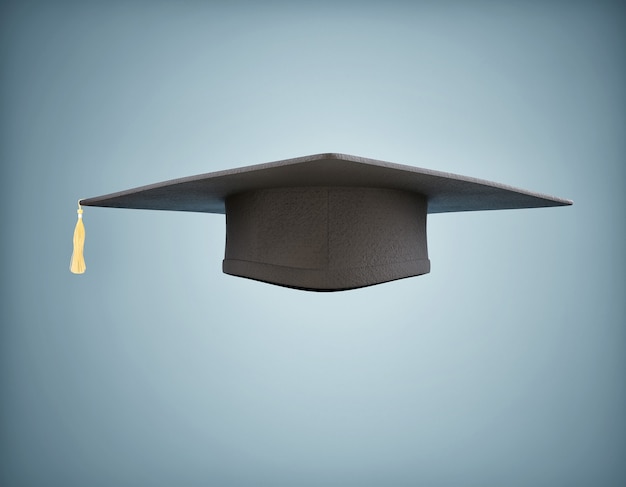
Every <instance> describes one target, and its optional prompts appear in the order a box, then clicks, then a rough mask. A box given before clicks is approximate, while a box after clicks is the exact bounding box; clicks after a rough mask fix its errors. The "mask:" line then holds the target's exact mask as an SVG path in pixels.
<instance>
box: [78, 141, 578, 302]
mask: <svg viewBox="0 0 626 487" xmlns="http://www.w3.org/2000/svg"><path fill="white" fill-rule="evenodd" d="M571 204H572V202H571V201H570V200H566V199H561V198H556V197H552V196H547V195H544V194H539V193H534V192H531V191H526V190H523V189H518V188H513V187H511V186H506V185H503V184H498V183H494V182H490V181H484V180H480V179H475V178H470V177H465V176H459V175H456V174H450V173H445V172H439V171H432V170H428V169H421V168H418V167H412V166H405V165H400V164H393V163H390V162H383V161H378V160H374V159H366V158H363V157H356V156H350V155H345V154H334V153H331V154H317V155H311V156H305V157H299V158H296V159H287V160H283V161H277V162H271V163H267V164H258V165H254V166H247V167H240V168H236V169H229V170H226V171H219V172H213V173H208V174H200V175H198V176H191V177H186V178H181V179H174V180H170V181H165V182H161V183H156V184H151V185H148V186H142V187H139V188H134V189H129V190H126V191H120V192H118V193H112V194H107V195H103V196H97V197H94V198H87V199H84V200H81V201H79V209H78V212H79V215H78V216H79V219H78V223H77V226H76V232H75V236H74V246H75V251H74V255H73V257H72V265H71V267H72V272H75V273H82V272H84V270H85V267H84V261H83V260H82V246H83V243H84V227H83V226H82V208H81V205H84V206H103V207H111V208H134V209H147V210H174V211H192V212H203V213H220V214H225V215H226V251H225V258H224V261H223V271H224V272H225V273H226V274H231V275H233V276H239V277H246V278H250V279H255V280H258V281H263V282H267V283H271V284H277V285H281V286H286V287H292V288H299V289H305V290H311V291H340V290H346V289H353V288H359V287H364V286H371V285H374V284H380V283H383V282H387V281H393V280H396V279H402V278H406V277H412V276H418V275H421V274H426V273H428V272H430V261H429V259H428V248H427V243H426V215H427V214H428V213H446V212H456V211H477V210H503V209H514V208H539V207H549V206H564V205H571Z"/></svg>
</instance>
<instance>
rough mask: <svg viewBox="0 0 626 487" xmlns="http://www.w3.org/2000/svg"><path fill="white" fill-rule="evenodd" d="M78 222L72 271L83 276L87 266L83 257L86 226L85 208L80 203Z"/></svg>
mask: <svg viewBox="0 0 626 487" xmlns="http://www.w3.org/2000/svg"><path fill="white" fill-rule="evenodd" d="M76 213H78V221H77V222H76V227H75V228H74V252H73V253H72V260H71V262H70V271H72V273H73V274H82V273H84V272H85V269H86V268H87V266H86V265H85V257H84V256H83V248H84V246H85V225H83V207H82V206H80V201H79V202H78V211H77V212H76Z"/></svg>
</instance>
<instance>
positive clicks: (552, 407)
mask: <svg viewBox="0 0 626 487" xmlns="http://www.w3.org/2000/svg"><path fill="white" fill-rule="evenodd" d="M220 4H221V3H220ZM223 4H224V5H225V4H226V2H224V3H223ZM228 5H229V6H228V7H226V6H217V2H216V4H211V3H207V2H182V3H179V2H166V1H163V2H151V3H143V2H129V3H126V2H111V4H109V5H107V4H106V3H105V2H102V3H98V2H86V3H85V4H82V3H79V2H76V3H59V2H48V3H41V4H38V3H31V2H21V3H19V2H8V3H7V2H4V3H3V6H2V7H1V10H0V12H1V14H2V15H1V19H2V20H1V24H0V56H1V57H0V60H1V63H2V65H1V68H2V71H1V73H2V78H1V85H0V86H1V88H0V89H1V100H0V101H1V115H0V117H1V119H0V120H1V133H0V136H1V140H0V142H1V144H0V151H1V152H0V154H1V157H2V166H1V167H2V169H1V178H2V179H1V181H2V195H1V198H2V199H1V208H0V212H1V214H2V222H3V225H2V245H3V252H2V258H3V266H2V269H3V270H2V302H1V309H0V319H1V320H2V321H1V322H2V327H1V334H0V361H1V362H0V365H1V369H0V371H1V376H0V378H1V389H0V394H1V396H0V398H1V403H0V406H1V409H0V433H1V437H0V447H1V455H0V483H1V484H2V485H6V486H65V487H68V486H86V485H89V486H112V485H114V486H120V487H124V486H139V485H142V486H143V485H150V486H172V485H181V486H196V485H197V486H205V485H215V486H263V485H267V486H281V485H285V486H321V485H324V486H328V485H341V486H382V485H389V486H397V485H428V486H466V485H468V486H469V485H476V486H501V485H507V486H522V485H524V486H525V485H533V486H555V485H568V486H577V485H580V486H588V485H594V486H618V485H619V486H621V485H624V484H625V483H626V466H625V465H626V463H625V462H624V458H626V417H625V411H626V380H625V371H626V332H625V327H626V305H625V298H626V279H625V277H624V275H625V271H626V265H625V259H624V248H625V243H626V242H625V235H626V232H625V225H626V218H625V215H624V213H625V212H624V209H625V208H626V197H625V196H624V185H625V182H626V165H625V157H626V142H625V140H626V137H625V129H626V116H625V113H626V89H625V87H626V55H625V52H626V48H625V46H626V34H625V32H626V25H625V24H626V22H625V20H624V19H625V18H626V17H625V15H624V8H622V7H618V6H617V4H614V3H602V2H595V1H593V2H592V1H589V2H528V3H526V2H524V3H522V2H519V3H510V2H507V3H506V4H500V3H497V2H478V1H474V2H442V3H440V2H422V3H417V2H416V3H414V4H411V3H410V2H395V3H394V2H380V5H377V4H374V3H373V2H370V3H367V2H365V3H357V2H353V3H324V2H322V3H319V2H317V3H316V2H310V3H306V4H305V3H302V4H294V3H287V2H284V3H281V2H258V3H252V2H249V3H242V2H233V3H229V4H228ZM330 151H334V152H343V153H348V154H354V155H359V156H365V157H371V158H377V159H383V160H388V161H393V162H398V163H403V164H409V165H415V166H420V167H426V168H430V169H435V170H442V171H449V172H456V173H460V174H465V175H469V176H475V177H481V178H485V179H490V180H494V181H498V182H503V183H507V184H511V185H515V186H519V187H522V188H527V189H530V190H535V191H540V192H545V193H549V194H554V195H557V196H561V197H566V198H571V199H573V200H574V201H575V204H574V206H573V207H569V208H553V209H539V210H515V211H501V212H484V213H466V214H447V215H434V216H432V217H431V218H430V219H429V222H428V231H429V249H430V258H431V262H432V272H431V274H429V275H427V276H422V277H418V278H413V279H406V280H402V281H399V282H394V283H389V284H384V285H380V286H374V287H372V288H366V289H361V290H355V291H350V292H342V293H333V294H317V293H306V292H301V291H295V290H289V289H283V288H280V287H275V286H269V285H264V284H259V283H256V282H253V281H248V280H244V279H238V278H234V277H230V276H226V275H224V274H222V272H221V260H222V258H223V249H224V236H225V225H224V217H223V216H220V215H205V214H182V213H170V212H148V211H130V210H114V209H101V208H87V209H86V211H85V224H86V227H87V243H86V258H87V266H88V270H87V273H86V274H85V275H83V276H80V277H79V276H73V275H71V274H70V273H69V271H68V264H69V257H70V253H71V238H72V231H73V227H74V223H75V218H76V213H75V209H76V208H75V205H76V200H77V199H78V198H81V197H88V196H96V195H99V194H103V193H108V192H112V191H117V190H121V189H126V188H130V187H134V186H139V185H143V184H148V183H152V182H157V181H160V180H164V179H170V178H175V177H182V176H188V175H193V174H198V173H203V172H209V171H214V170H220V169H228V168H232V167H237V166H241V165H248V164H255V163H262V162H268V161H273V160H278V159H284V158H290V157H297V156H302V155H308V154H314V153H319V152H330Z"/></svg>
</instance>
